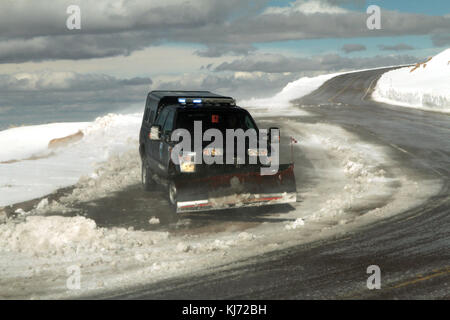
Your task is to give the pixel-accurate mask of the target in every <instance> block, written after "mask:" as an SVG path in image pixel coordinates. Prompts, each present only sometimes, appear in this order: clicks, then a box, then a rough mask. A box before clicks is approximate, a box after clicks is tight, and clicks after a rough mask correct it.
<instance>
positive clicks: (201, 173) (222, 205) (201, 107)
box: [139, 91, 296, 213]
mask: <svg viewBox="0 0 450 320" xmlns="http://www.w3.org/2000/svg"><path fill="white" fill-rule="evenodd" d="M199 122H200V123H201V130H202V132H201V134H200V136H201V137H203V133H205V132H206V130H208V129H216V131H215V133H219V132H220V133H223V134H224V138H223V147H222V148H220V147H214V148H210V147H208V146H210V145H211V141H203V139H202V141H201V142H200V149H199V145H197V149H196V147H195V141H194V140H195V139H194V138H192V139H191V147H192V149H191V150H190V151H191V152H188V151H189V150H188V151H186V150H182V151H180V150H179V148H177V144H178V143H179V142H180V141H183V140H184V139H185V137H184V136H183V138H182V139H180V138H178V139H174V136H173V135H175V134H174V133H175V132H176V130H177V129H184V132H185V133H189V134H191V136H192V137H195V130H196V128H197V129H198V123H199ZM196 126H197V127H196ZM227 129H233V130H237V129H242V130H244V131H245V130H248V129H253V130H255V131H256V132H257V133H259V132H260V130H259V129H258V127H257V126H256V123H255V121H254V120H253V118H252V116H251V115H250V113H249V112H248V111H247V110H245V109H243V108H240V107H238V106H236V103H235V100H234V99H233V98H230V97H225V96H221V95H217V94H214V93H211V92H208V91H151V92H150V93H149V94H148V96H147V101H146V105H145V111H144V116H143V120H142V127H141V130H140V137H139V153H140V156H141V160H142V185H143V188H144V189H145V190H147V191H148V190H155V188H164V189H165V192H166V194H167V198H168V201H169V204H170V205H171V206H172V207H173V209H174V211H175V212H177V213H181V212H192V211H204V210H217V209H226V208H240V207H248V206H261V205H272V204H281V203H289V202H295V201H296V185H295V177H294V165H293V163H290V164H279V165H278V166H277V169H276V171H274V172H272V174H261V169H262V168H267V167H268V166H269V165H270V163H269V164H267V162H266V163H262V161H257V163H251V161H249V157H252V156H253V157H254V156H258V155H265V156H267V159H270V156H271V153H270V152H271V151H270V149H271V148H270V143H271V139H270V134H269V135H268V138H267V140H266V141H267V142H266V148H265V150H262V149H261V148H256V149H255V148H250V147H251V146H252V145H251V144H250V143H249V141H247V140H246V142H245V143H244V148H245V152H244V154H245V157H246V160H248V161H237V157H236V154H237V155H242V153H240V154H239V153H238V152H237V150H236V147H237V146H238V143H233V146H234V148H227V145H226V144H227V143H229V142H228V141H226V140H227V139H225V135H226V131H227ZM271 129H272V130H269V132H273V130H278V128H271ZM178 131H180V130H178ZM197 136H198V132H197ZM278 141H279V130H278ZM278 141H277V142H278ZM185 142H188V141H185ZM215 142H217V141H215ZM272 143H273V141H272ZM258 146H259V144H258ZM230 150H231V151H230ZM233 150H234V152H235V153H236V154H233V155H232V157H227V154H225V153H227V152H228V153H230V152H232V151H233ZM195 151H197V152H195ZM174 152H176V153H177V154H174ZM198 153H203V154H202V155H199V154H198ZM205 155H209V156H211V155H213V156H216V157H218V156H222V159H223V161H222V163H220V161H216V162H214V163H210V164H207V163H206V162H205V161H201V162H200V161H198V157H199V156H201V159H202V158H203V156H205ZM174 159H175V161H174ZM177 159H178V161H176V160H177ZM225 159H233V162H231V163H230V161H225Z"/></svg>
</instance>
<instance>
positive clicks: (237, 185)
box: [174, 164, 297, 213]
mask: <svg viewBox="0 0 450 320" xmlns="http://www.w3.org/2000/svg"><path fill="white" fill-rule="evenodd" d="M174 183H175V186H176V189H177V207H176V211H177V213H182V212H194V211H208V210H221V209H231V208H242V207H251V206H263V205H273V204H282V203H292V202H296V201H297V191H296V185H295V176H294V165H293V164H285V165H280V167H279V170H278V172H277V173H276V174H274V175H261V174H260V170H259V169H250V170H248V171H244V172H234V173H229V174H228V173H227V174H221V175H214V176H204V177H196V178H186V177H180V178H178V179H176V180H175V181H174Z"/></svg>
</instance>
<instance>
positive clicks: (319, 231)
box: [0, 71, 450, 298]
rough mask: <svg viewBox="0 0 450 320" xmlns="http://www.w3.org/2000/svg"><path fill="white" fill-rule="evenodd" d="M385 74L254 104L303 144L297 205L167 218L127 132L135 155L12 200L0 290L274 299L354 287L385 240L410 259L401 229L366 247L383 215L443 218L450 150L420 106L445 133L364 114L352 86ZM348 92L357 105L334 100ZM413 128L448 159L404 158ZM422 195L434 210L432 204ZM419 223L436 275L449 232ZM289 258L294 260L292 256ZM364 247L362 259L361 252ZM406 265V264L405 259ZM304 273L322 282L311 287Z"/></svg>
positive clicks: (386, 112)
mask: <svg viewBox="0 0 450 320" xmlns="http://www.w3.org/2000/svg"><path fill="white" fill-rule="evenodd" d="M381 73H382V72H381V71H371V72H367V73H360V74H359V73H356V74H352V75H348V76H341V77H344V80H345V81H343V80H342V79H339V80H337V82H333V79H331V80H330V81H329V82H327V84H328V85H327V84H326V85H325V86H324V89H322V88H321V89H319V90H318V91H316V94H317V97H316V98H315V96H314V93H312V94H311V96H310V97H309V100H308V99H306V100H305V101H304V102H302V106H303V107H302V108H303V109H304V110H305V109H306V110H307V111H308V115H307V116H303V115H302V114H303V113H301V112H299V113H297V111H296V109H294V108H293V109H292V113H290V114H289V115H288V116H287V117H283V116H273V115H271V116H269V117H267V116H266V117H265V116H264V115H265V113H264V112H256V113H255V114H256V115H257V116H258V118H257V121H258V123H259V124H260V125H261V126H262V127H270V126H273V125H278V126H280V127H281V129H282V133H283V136H284V139H283V140H284V141H286V140H288V139H287V138H286V137H288V136H289V135H292V136H294V137H295V138H296V139H297V140H298V141H299V144H297V145H295V155H296V156H295V163H296V167H295V168H296V177H297V191H298V196H299V197H298V198H299V202H298V203H296V204H294V205H293V206H290V205H287V206H281V207H280V206H277V207H275V206H274V207H267V208H253V209H240V210H228V211H219V212H207V213H197V214H187V215H184V216H182V217H180V218H179V219H178V220H176V221H172V220H171V219H168V218H167V217H168V215H167V213H168V207H167V204H166V200H165V198H164V195H163V194H162V193H160V192H152V193H149V194H146V193H144V192H143V191H142V190H140V188H139V175H140V164H139V157H138V154H137V141H136V140H134V141H133V140H129V141H128V143H127V146H129V147H130V149H129V151H128V150H126V148H125V149H123V150H121V152H119V153H117V154H115V155H114V156H112V157H111V156H110V157H107V160H106V161H105V162H104V163H102V164H97V166H96V168H97V169H95V170H93V171H92V172H91V173H90V174H89V175H88V176H86V177H83V178H82V179H80V180H79V181H78V183H77V184H76V185H75V186H74V187H73V188H69V189H63V190H60V191H59V192H58V193H56V194H53V195H52V196H50V197H44V198H42V200H38V201H31V202H28V203H22V204H21V205H20V206H21V208H20V209H21V210H19V207H18V206H15V207H13V209H14V210H13V211H18V213H19V215H18V216H17V218H14V219H8V220H7V222H6V223H4V224H1V225H0V244H1V246H0V248H1V253H0V273H1V278H0V294H1V295H2V297H3V298H17V297H19V298H62V297H74V296H90V297H92V296H101V297H126V298H135V297H137V298H142V297H149V298H167V297H170V298H187V297H190V298H193V297H195V298H227V297H250V298H251V297H266V298H277V297H336V296H340V295H341V296H344V293H349V292H354V290H361V287H362V286H365V268H366V267H367V266H363V265H362V264H364V263H365V262H368V261H369V260H371V259H370V257H372V258H374V259H375V261H373V262H371V263H370V264H373V263H377V259H378V261H380V262H378V263H380V264H383V263H386V260H385V259H383V258H382V257H383V256H384V255H383V253H382V252H383V249H384V248H386V249H387V250H392V249H390V248H391V246H395V245H396V244H398V245H403V246H404V247H406V248H409V249H410V253H411V254H417V251H416V250H414V249H411V248H414V243H413V244H411V242H410V241H408V238H404V239H403V238H402V237H398V238H395V239H398V240H397V242H395V241H394V242H393V243H388V244H386V243H384V244H381V245H380V244H377V245H376V246H375V247H373V248H372V250H368V249H367V246H368V245H367V244H366V243H365V242H364V241H369V242H370V243H371V241H373V240H374V239H375V238H376V237H377V235H380V233H381V235H383V234H384V236H385V237H386V234H385V233H384V232H385V231H384V230H386V228H387V227H388V226H390V224H388V226H386V223H384V224H383V221H388V223H392V221H400V222H402V221H403V220H400V218H396V217H397V216H398V217H404V216H405V214H401V213H404V212H408V213H409V214H408V215H407V216H408V217H410V216H411V215H412V217H413V218H414V216H415V215H420V214H421V213H426V212H428V211H426V210H425V209H424V208H428V207H429V208H431V209H430V210H431V213H433V211H432V210H433V209H434V208H436V207H437V208H438V211H437V213H441V212H442V206H444V207H443V208H448V206H447V207H445V203H447V205H448V179H447V178H448V171H445V169H442V168H445V165H446V164H448V163H446V161H447V162H448V157H446V155H447V156H448V150H449V149H450V148H449V149H445V148H447V147H448V146H447V145H446V144H445V142H444V141H440V143H441V144H442V143H443V142H444V144H443V145H441V146H438V145H439V143H438V141H434V140H433V139H436V138H437V136H439V134H441V138H440V139H443V138H442V133H444V136H445V132H447V133H448V131H446V130H448V129H449V128H448V122H445V121H444V122H443V121H442V119H434V118H433V119H431V120H430V119H429V118H428V117H427V115H426V114H425V116H423V117H425V120H426V121H431V122H432V123H433V124H439V127H438V129H435V130H442V132H436V131H432V130H431V129H430V128H428V131H426V132H425V131H424V130H423V127H422V125H421V126H419V129H417V130H416V129H414V127H411V126H410V125H409V124H410V123H414V125H415V126H417V122H416V121H411V120H414V117H416V115H415V114H412V115H411V114H406V120H402V119H403V118H402V117H403V116H404V115H403V114H401V113H399V112H398V111H395V110H394V111H390V109H388V108H386V109H385V108H380V109H377V110H374V111H372V109H370V108H365V109H358V108H360V104H361V105H365V104H366V103H368V102H365V100H364V99H365V97H366V96H367V95H366V90H364V92H363V91H361V89H360V88H359V86H358V84H361V83H363V84H364V85H365V84H366V81H369V83H370V82H371V80H373V79H374V78H376V77H378V76H379V75H380V74H381ZM345 77H348V78H345ZM358 81H359V82H358ZM330 83H331V85H330ZM349 83H350V84H355V86H354V87H353V86H352V85H349ZM344 84H345V87H342V85H344ZM331 88H332V89H331ZM335 88H338V89H335ZM366 88H367V87H364V89H366ZM336 90H337V92H338V94H336ZM363 94H364V96H362V95H363ZM347 95H348V99H350V97H352V99H356V98H354V97H357V99H358V101H360V102H358V104H352V105H348V104H345V101H343V100H341V101H339V99H340V98H341V97H342V96H343V97H347ZM324 96H325V97H326V99H324V98H323V97H324ZM335 99H338V101H336V100H335ZM317 101H320V103H318V102H317ZM322 101H324V102H325V103H323V104H322V103H321V102H322ZM352 101H353V100H352ZM307 104H310V106H309V107H308V106H306V105H307ZM378 107H379V106H378V105H376V104H372V105H371V108H378ZM357 111H358V112H357ZM283 114H285V113H284V112H283ZM393 115H394V116H396V117H394V118H392V117H393ZM416 120H417V119H416ZM422 120H424V119H422ZM391 121H392V122H395V123H397V125H398V128H395V127H392V122H391ZM402 121H403V122H402ZM426 123H429V122H426ZM341 126H342V127H341ZM374 129H376V132H374V131H373V130H374ZM395 129H398V132H397V130H395ZM411 135H413V136H412V137H413V138H415V139H413V141H414V146H415V147H416V148H419V149H420V148H421V141H422V140H423V139H428V141H427V142H428V145H429V146H430V148H432V147H433V148H435V150H440V152H437V153H436V154H433V156H432V157H431V160H432V161H434V160H437V159H440V160H439V161H442V162H440V163H439V164H438V163H436V164H434V163H433V162H430V155H429V154H427V153H426V152H425V151H424V153H422V154H421V153H418V152H414V154H415V155H417V154H419V155H421V156H420V157H417V156H410V155H409V153H410V151H408V150H411V148H410V147H409V145H408V143H410V142H409V140H408V139H410V138H411ZM103 136H106V137H107V134H105V133H104V134H103ZM405 139H406V140H405ZM405 141H408V143H405ZM447 142H448V139H447ZM83 143H85V141H83V140H81V141H77V142H75V143H74V144H73V145H71V148H73V150H77V146H79V145H81V144H83ZM282 148H284V151H285V152H283V154H286V155H287V156H288V155H289V152H288V150H289V146H288V145H287V144H286V143H284V144H283V146H282ZM439 148H441V149H439ZM402 150H403V151H402ZM445 150H447V151H445ZM414 151H416V150H414ZM70 152H72V151H70ZM405 152H406V153H405ZM411 152H412V150H411ZM62 153H64V152H62ZM411 154H413V153H411ZM439 157H440V158H439ZM439 165H441V166H442V167H439ZM447 168H448V166H447ZM442 170H444V171H442ZM446 177H447V178H446ZM432 197H434V198H432ZM430 198H432V199H433V203H434V204H435V206H431V205H430V200H429V199H430ZM445 201H447V202H445ZM440 206H441V207H440ZM417 208H419V209H417ZM439 208H440V209H439ZM10 209H11V208H9V209H8V210H10ZM415 210H419V211H415ZM4 211H6V209H5V210H4ZM411 213H412V214H411ZM396 219H398V220H396ZM417 220H418V219H417V218H416V219H411V220H408V221H412V222H411V223H416V222H417ZM443 221H444V222H443V226H442V228H445V220H443ZM447 221H448V220H447ZM370 226H374V227H372V228H373V229H375V231H371V232H369V234H371V237H370V238H369V239H365V238H364V235H365V234H366V230H367V229H368V228H369V230H373V229H370ZM447 227H448V224H447ZM391 228H395V227H391ZM405 229H407V228H405ZM361 230H362V231H361ZM394 230H395V229H394ZM400 230H402V229H400ZM427 230H428V229H427V228H425V232H424V233H423V234H422V235H423V236H424V237H428V238H426V239H436V238H435V237H436V233H437V234H438V238H437V240H436V241H435V242H434V243H433V245H431V246H429V247H427V248H428V252H431V253H433V249H438V251H439V252H438V253H439V254H437V253H436V255H435V256H433V265H430V270H429V271H430V272H431V271H432V269H433V267H435V268H436V269H439V268H442V267H443V266H445V264H444V265H443V263H442V261H445V260H442V259H445V251H442V245H444V244H445V243H447V244H448V240H447V242H445V241H446V237H448V230H449V229H448V228H447V229H435V228H433V229H432V230H430V231H428V233H427V232H426V231H427ZM440 230H443V231H442V235H441V234H440V233H439V232H440ZM445 230H447V233H445V232H446V231H445ZM393 234H395V233H393ZM336 238H337V239H338V243H339V246H338V247H337V248H336V247H334V249H333V250H332V251H328V253H327V254H328V255H330V254H334V255H335V257H334V258H328V257H324V260H322V261H321V260H320V257H321V254H320V250H325V251H326V250H328V249H329V248H330V246H333V245H334V243H336V242H335V241H334V240H333V239H336ZM354 238H357V239H358V241H353V239H354ZM324 239H325V240H324ZM326 239H328V240H326ZM317 241H319V242H317ZM380 241H381V240H380ZM414 241H417V238H413V242H414ZM302 244H311V245H302ZM299 245H300V247H298V246H299ZM352 246H353V247H352ZM355 246H356V247H355ZM358 246H363V247H364V248H365V250H364V251H360V250H358ZM322 248H323V249H322ZM403 250H406V249H403ZM374 252H376V253H374ZM419 252H420V251H419ZM288 253H289V254H292V253H293V254H294V257H290V258H286V255H287V254H288ZM443 253H444V254H443ZM363 254H367V255H369V257H366V258H365V259H363V258H361V255H363ZM385 254H386V255H387V257H388V256H389V254H391V255H394V256H396V255H398V254H400V252H397V251H393V252H392V251H388V253H385ZM406 254H407V252H405V255H406ZM342 257H346V259H342ZM352 257H353V260H352ZM308 259H309V260H308ZM315 259H319V260H315ZM352 261H353V262H352ZM411 261H412V260H411ZM447 261H448V260H447ZM285 263H286V264H287V265H285ZM407 264H408V263H407ZM353 265H357V266H359V267H361V270H359V269H358V268H356V267H351V266H353ZM409 265H410V266H414V264H413V262H409ZM281 266H283V267H281ZM72 267H76V268H80V272H81V276H82V280H81V287H80V289H79V290H69V289H68V288H67V279H68V269H67V268H72ZM346 267H350V268H347V269H346ZM325 269H326V270H325ZM333 270H334V271H333ZM346 270H349V271H348V272H350V271H351V272H352V275H350V274H348V273H346ZM358 270H359V271H358ZM421 270H422V269H421ZM410 271H411V270H410ZM327 272H328V273H327ZM333 272H334V273H335V274H336V275H337V276H336V277H333V276H332V274H333ZM358 272H360V273H358ZM411 272H412V275H414V270H412V271H411ZM405 274H406V273H405V272H404V273H402V272H401V270H400V271H397V273H396V274H395V277H396V278H397V279H401V278H402V276H405ZM250 275H251V276H250ZM406 275H407V274H406ZM412 275H411V276H412ZM177 277H178V278H177ZM361 277H362V278H363V281H361V280H360V278H361ZM355 278H356V279H355ZM169 279H174V280H170V281H169ZM193 279H195V280H193ZM202 279H204V281H202ZM307 279H318V280H317V282H314V280H311V281H312V282H308V283H306V282H305V281H306V280H307ZM320 279H323V281H324V282H321V280H320ZM339 279H345V281H342V282H341V281H340V280H339ZM358 279H359V280H358ZM161 281H162V282H161ZM164 281H165V282H164ZM286 281H287V282H286ZM243 283H245V286H244V287H243V286H242V284H243ZM340 285H342V286H340ZM274 288H275V289H276V290H274ZM352 290H353V291H352ZM361 296H362V294H361Z"/></svg>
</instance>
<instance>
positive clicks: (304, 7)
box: [264, 0, 348, 15]
mask: <svg viewBox="0 0 450 320" xmlns="http://www.w3.org/2000/svg"><path fill="white" fill-rule="evenodd" d="M347 12H348V10H346V9H344V8H341V7H338V6H335V5H332V4H329V3H327V2H325V1H321V0H296V1H294V2H292V3H290V4H289V6H288V7H269V8H267V9H266V10H264V13H265V14H284V15H289V14H291V13H303V14H306V15H311V14H316V13H325V14H343V13H347Z"/></svg>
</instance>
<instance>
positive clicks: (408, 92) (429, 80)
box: [372, 49, 450, 113]
mask: <svg viewBox="0 0 450 320" xmlns="http://www.w3.org/2000/svg"><path fill="white" fill-rule="evenodd" d="M372 97H373V99H374V100H376V101H379V102H383V103H388V104H393V105H399V106H403V107H409V108H416V109H423V110H431V111H438V112H444V113H450V49H447V50H445V51H443V52H441V53H440V54H438V55H437V56H435V57H432V58H431V60H428V61H426V62H423V63H419V64H417V65H414V66H412V67H405V68H401V69H397V70H393V71H390V72H387V73H385V74H384V75H383V76H382V77H381V78H380V80H379V81H378V83H377V86H376V88H375V91H374V92H373V94H372Z"/></svg>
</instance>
